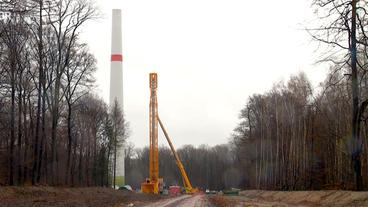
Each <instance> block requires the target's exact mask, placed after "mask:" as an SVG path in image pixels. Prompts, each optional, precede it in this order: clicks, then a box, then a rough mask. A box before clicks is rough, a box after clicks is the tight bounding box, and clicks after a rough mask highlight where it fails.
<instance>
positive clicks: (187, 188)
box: [157, 116, 198, 194]
mask: <svg viewBox="0 0 368 207" xmlns="http://www.w3.org/2000/svg"><path fill="white" fill-rule="evenodd" d="M157 119H158V123H159V124H160V127H161V129H162V131H163V132H164V134H165V137H166V140H167V142H168V143H169V145H170V149H171V151H172V153H173V154H174V157H175V161H176V164H177V165H178V168H179V170H180V174H181V177H182V178H183V184H184V188H185V192H186V193H189V194H192V193H196V192H198V189H197V188H193V186H192V184H191V183H190V180H189V178H188V175H187V172H186V171H185V169H184V165H183V163H181V161H180V158H179V155H178V153H176V150H175V148H174V145H173V144H172V143H171V140H170V137H169V135H168V134H167V132H166V130H165V127H164V125H163V124H162V122H161V120H160V118H159V117H158V116H157Z"/></svg>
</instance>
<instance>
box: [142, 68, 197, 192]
mask: <svg viewBox="0 0 368 207" xmlns="http://www.w3.org/2000/svg"><path fill="white" fill-rule="evenodd" d="M149 108H150V113H149V126H150V152H149V178H146V181H145V182H143V183H142V184H141V189H142V192H143V193H151V194H158V193H160V192H162V189H163V178H159V156H158V124H159V125H160V127H161V129H162V131H163V132H164V134H165V137H166V140H167V142H168V143H169V145H170V149H171V151H172V153H173V154H174V157H175V160H176V164H177V166H178V168H179V171H180V173H181V176H182V179H183V184H184V188H185V191H186V193H195V192H198V189H197V188H193V186H192V184H191V183H190V180H189V177H188V175H187V173H186V171H185V169H184V166H183V164H182V162H181V161H180V158H179V155H178V153H177V152H176V151H175V148H174V146H173V144H172V142H171V140H170V138H169V135H168V133H167V131H166V130H165V128H164V126H163V124H162V122H161V120H160V119H159V116H158V107H157V73H150V106H149Z"/></svg>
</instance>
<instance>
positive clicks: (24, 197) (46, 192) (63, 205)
mask: <svg viewBox="0 0 368 207" xmlns="http://www.w3.org/2000/svg"><path fill="white" fill-rule="evenodd" d="M163 198H164V197H162V196H158V195H146V194H140V193H134V192H130V191H120V190H113V189H111V188H102V187H89V188H62V187H0V206H1V207H15V206H16V207H28V206H32V207H43V206H47V207H74V206H75V207H126V206H128V207H129V206H136V205H142V204H145V203H150V202H153V201H156V200H160V199H163Z"/></svg>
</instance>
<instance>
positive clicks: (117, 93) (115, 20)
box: [110, 9, 125, 187]
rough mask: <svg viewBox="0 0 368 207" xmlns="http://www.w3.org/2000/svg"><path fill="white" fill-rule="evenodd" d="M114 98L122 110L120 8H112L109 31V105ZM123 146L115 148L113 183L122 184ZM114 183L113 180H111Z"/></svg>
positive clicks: (111, 104) (123, 176) (112, 102)
mask: <svg viewBox="0 0 368 207" xmlns="http://www.w3.org/2000/svg"><path fill="white" fill-rule="evenodd" d="M115 100H116V101H117V102H118V104H119V106H120V109H121V111H122V112H123V55H122V31H121V10H120V9H113V10H112V31H111V71H110V107H111V106H113V104H114V102H115ZM124 168H125V167H124V147H120V148H119V149H117V157H116V175H115V185H116V186H114V187H117V186H119V187H120V186H123V185H124V178H125V172H124V170H125V169H124ZM113 183H114V182H113Z"/></svg>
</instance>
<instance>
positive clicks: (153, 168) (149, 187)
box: [141, 73, 163, 194]
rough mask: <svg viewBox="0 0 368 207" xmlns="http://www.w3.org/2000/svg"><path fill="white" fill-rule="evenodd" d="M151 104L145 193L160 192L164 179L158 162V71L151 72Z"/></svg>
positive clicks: (143, 187)
mask: <svg viewBox="0 0 368 207" xmlns="http://www.w3.org/2000/svg"><path fill="white" fill-rule="evenodd" d="M149 77H150V104H149V129H150V131H149V138H150V151H149V178H147V179H146V182H144V183H142V184H141V189H142V192H143V193H153V194H158V193H159V192H160V188H161V187H162V183H163V180H162V178H159V163H158V124H157V113H158V110H157V73H150V76H149Z"/></svg>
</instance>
